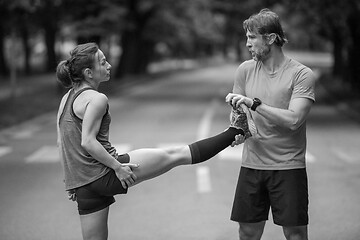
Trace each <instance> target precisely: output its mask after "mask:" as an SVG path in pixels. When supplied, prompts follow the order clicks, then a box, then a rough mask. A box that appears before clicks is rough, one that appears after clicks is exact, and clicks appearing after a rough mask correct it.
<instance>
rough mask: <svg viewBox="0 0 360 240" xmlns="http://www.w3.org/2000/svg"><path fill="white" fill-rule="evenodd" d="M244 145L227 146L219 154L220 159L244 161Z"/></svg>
mask: <svg viewBox="0 0 360 240" xmlns="http://www.w3.org/2000/svg"><path fill="white" fill-rule="evenodd" d="M243 148H244V145H243V144H241V145H237V146H235V147H227V148H226V149H224V150H223V151H221V152H220V153H219V154H218V155H219V158H220V160H229V161H240V162H241V161H242V152H243Z"/></svg>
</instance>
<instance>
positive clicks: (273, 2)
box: [0, 0, 360, 127]
mask: <svg viewBox="0 0 360 240" xmlns="http://www.w3.org/2000/svg"><path fill="white" fill-rule="evenodd" d="M264 7H268V8H271V9H272V10H273V11H275V12H276V13H278V15H280V17H281V19H282V22H283V26H284V29H285V32H286V35H287V37H288V39H289V44H287V45H286V46H285V49H287V50H290V51H298V52H299V51H300V52H312V53H315V52H317V53H325V54H326V55H328V56H329V57H328V59H327V62H329V61H331V66H330V69H329V70H330V71H329V73H330V74H331V77H332V78H336V79H337V80H338V81H337V83H339V86H341V87H342V88H346V89H352V90H355V91H357V92H359V91H360V90H359V89H360V76H359V75H360V73H359V71H358V70H357V69H358V65H359V60H358V59H359V58H358V56H359V54H360V46H359V44H356V40H357V39H359V38H360V30H359V29H360V26H359V25H360V20H359V18H360V14H359V12H360V10H359V9H360V7H359V1H357V0H347V1H336V0H307V1H299V2H293V1H288V0H249V1H246V0H242V1H240V0H225V1H222V0H183V1H177V0H118V1H116V0H102V1H97V0H77V1H72V0H1V1H0V21H1V25H0V77H1V78H0V86H3V87H2V89H5V86H4V85H10V86H11V88H10V89H9V88H8V89H7V90H6V91H7V93H3V94H1V95H2V96H3V98H5V96H8V95H16V94H17V93H18V92H21V91H22V90H21V89H20V90H19V88H24V86H23V85H24V84H25V85H26V84H32V83H31V79H34V78H33V77H31V76H35V75H36V76H38V75H42V74H44V73H54V71H55V68H56V65H57V63H58V62H59V61H60V60H62V59H66V58H67V57H68V56H69V51H70V50H71V49H72V48H73V47H74V46H75V45H77V44H79V43H84V42H89V41H92V42H96V43H98V44H99V45H100V47H101V49H102V50H103V51H104V53H105V55H106V56H107V58H108V59H109V62H110V63H111V64H112V66H113V68H112V73H113V74H112V76H113V79H115V80H116V81H118V82H120V81H122V80H123V79H124V76H128V75H138V74H146V73H153V72H158V71H161V70H164V69H167V70H169V69H178V68H184V67H185V68H186V67H189V66H191V63H194V61H196V62H197V63H208V62H209V61H210V60H214V59H217V60H219V59H221V60H225V61H236V62H240V61H242V60H244V59H246V58H248V51H247V50H246V49H245V33H244V32H243V29H242V22H243V20H244V19H246V18H247V17H249V16H250V15H251V14H253V13H255V12H258V11H259V10H260V9H262V8H264ZM340 10H341V11H340ZM314 56H315V55H314ZM189 60H191V61H189ZM327 66H328V65H327ZM24 78H26V80H23V81H20V80H19V79H21V80H22V79H24ZM24 81H25V82H24ZM27 88H29V87H27ZM336 89H338V88H337V87H336ZM4 91H5V90H3V92H4ZM6 94H7V95H6ZM9 121H10V124H11V122H13V121H16V119H11V120H9ZM5 125H8V123H7V122H1V123H0V127H1V126H5Z"/></svg>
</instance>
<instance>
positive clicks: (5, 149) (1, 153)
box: [0, 147, 12, 157]
mask: <svg viewBox="0 0 360 240" xmlns="http://www.w3.org/2000/svg"><path fill="white" fill-rule="evenodd" d="M11 152H12V148H11V147H0V157H2V156H5V155H6V154H9V153H11Z"/></svg>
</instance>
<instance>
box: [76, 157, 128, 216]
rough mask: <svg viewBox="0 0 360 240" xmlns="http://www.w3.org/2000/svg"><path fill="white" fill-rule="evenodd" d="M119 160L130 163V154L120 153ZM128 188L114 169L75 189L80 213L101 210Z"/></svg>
mask: <svg viewBox="0 0 360 240" xmlns="http://www.w3.org/2000/svg"><path fill="white" fill-rule="evenodd" d="M118 161H119V162H121V163H128V162H129V161H130V157H129V155H128V154H124V155H120V156H119V157H118ZM126 193H127V189H125V188H123V186H122V185H121V182H120V180H119V179H118V178H117V177H116V174H115V172H114V170H112V169H111V170H110V171H109V172H108V173H107V174H106V175H104V176H103V177H101V178H99V179H98V180H96V181H94V182H92V183H89V184H87V185H85V186H82V187H79V188H76V189H75V194H76V201H77V203H78V211H79V214H80V215H85V214H90V213H94V212H97V211H100V210H102V209H104V208H106V207H108V206H110V205H111V204H113V203H114V202H115V198H114V195H116V194H126Z"/></svg>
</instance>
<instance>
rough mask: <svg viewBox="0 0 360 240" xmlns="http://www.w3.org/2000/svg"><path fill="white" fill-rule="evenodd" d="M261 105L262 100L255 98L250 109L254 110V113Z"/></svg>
mask: <svg viewBox="0 0 360 240" xmlns="http://www.w3.org/2000/svg"><path fill="white" fill-rule="evenodd" d="M259 105H261V100H260V99H258V98H254V99H253V104H252V105H251V107H250V109H251V110H253V111H255V110H256V108H257V107H258V106H259Z"/></svg>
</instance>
